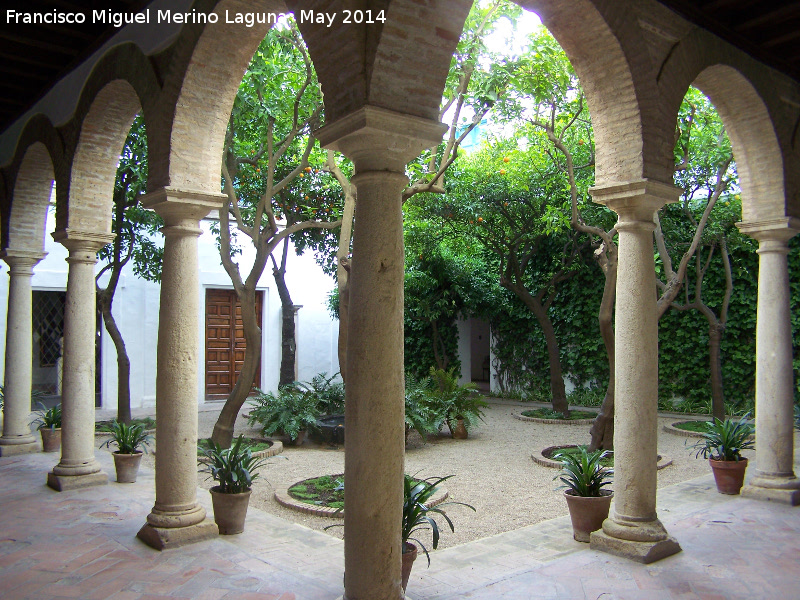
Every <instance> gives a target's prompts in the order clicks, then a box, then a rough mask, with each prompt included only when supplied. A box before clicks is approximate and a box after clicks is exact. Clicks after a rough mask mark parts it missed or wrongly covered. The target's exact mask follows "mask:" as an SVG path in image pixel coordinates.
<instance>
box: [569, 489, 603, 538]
mask: <svg viewBox="0 0 800 600" xmlns="http://www.w3.org/2000/svg"><path fill="white" fill-rule="evenodd" d="M600 493H601V494H603V495H602V496H598V497H594V498H591V497H586V496H573V495H572V494H571V493H570V491H569V490H567V491H566V492H564V498H566V499H567V506H568V507H569V516H570V519H572V537H573V538H575V540H577V541H578V542H588V541H589V534H591V533H592V532H593V531H597V530H598V529H600V528H601V527H602V526H603V521H605V520H606V519H607V518H608V510H609V508H610V507H611V499H612V498H613V497H614V494H613V493H612V492H610V491H608V490H601V491H600Z"/></svg>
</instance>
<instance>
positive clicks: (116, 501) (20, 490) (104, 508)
mask: <svg viewBox="0 0 800 600" xmlns="http://www.w3.org/2000/svg"><path fill="white" fill-rule="evenodd" d="M97 456H98V460H100V462H101V464H102V465H103V466H104V469H105V470H106V472H107V473H109V474H110V476H111V479H112V482H111V483H109V484H108V485H106V486H101V487H97V488H89V489H84V490H76V491H70V492H61V493H58V492H55V491H53V490H51V489H49V488H47V487H46V486H45V484H44V482H45V477H46V473H47V471H48V470H49V469H51V468H52V466H53V465H54V464H55V463H56V462H57V460H58V457H57V455H56V454H29V455H20V456H11V457H2V458H0V598H3V599H7V600H22V599H36V600H50V599H53V600H55V599H65V598H81V599H87V600H91V599H98V600H99V599H103V598H110V599H114V600H156V599H175V598H186V599H191V600H217V599H222V598H231V599H232V598H236V599H240V600H251V599H252V600H318V599H319V600H323V599H324V600H333V599H334V598H337V597H338V596H340V595H341V594H342V585H341V582H342V569H343V556H342V552H343V550H342V542H341V541H339V540H337V539H334V538H331V537H329V536H327V535H325V534H323V533H319V532H316V531H312V530H310V529H307V528H305V527H302V526H299V525H295V524H292V523H289V522H287V521H284V520H282V519H279V518H277V517H273V516H271V515H267V514H265V513H263V512H260V511H258V510H253V509H251V510H250V512H249V513H248V520H247V528H246V530H245V532H244V533H243V534H241V535H238V536H224V537H219V538H217V539H215V540H212V541H208V542H202V543H199V544H195V545H192V546H187V547H184V548H177V549H174V550H167V551H164V552H158V551H156V550H153V549H151V548H149V547H147V546H145V545H144V544H142V543H141V542H140V541H139V540H138V539H137V538H136V537H135V536H136V532H137V531H138V529H139V527H141V525H142V524H143V523H144V522H145V517H146V516H147V514H148V513H149V512H150V509H151V507H152V504H153V501H154V496H155V493H154V476H153V472H152V471H150V470H148V469H142V471H141V472H140V475H139V480H138V481H137V483H135V484H117V483H114V482H113V479H114V470H113V464H112V461H111V455H110V454H109V453H108V452H99V451H98V452H97ZM198 496H199V498H200V501H201V502H203V503H204V504H205V505H206V507H207V508H208V510H209V514H210V506H209V503H208V494H206V493H205V491H203V490H199V491H198ZM658 510H659V516H660V518H661V520H662V521H663V522H664V524H665V525H666V526H667V529H668V530H669V531H670V533H671V534H672V535H673V536H674V537H675V538H677V539H678V541H679V543H680V544H681V546H682V547H683V552H681V553H679V554H677V555H675V556H672V557H669V558H667V559H665V560H662V561H660V562H657V563H654V564H652V565H640V564H637V563H633V562H630V561H627V560H625V559H621V558H617V557H614V556H611V555H608V554H603V553H599V552H595V551H592V550H590V549H589V548H588V547H587V545H585V544H580V543H578V542H575V541H573V540H572V536H571V528H570V524H569V519H568V518H566V517H565V518H559V519H554V520H552V521H546V522H544V523H539V524H537V525H532V526H529V527H526V528H523V529H520V530H517V531H513V532H509V533H504V534H500V535H496V536H493V537H490V538H485V539H482V540H477V541H475V542H472V543H469V544H464V545H461V546H456V547H453V548H447V549H444V550H439V551H436V552H434V553H433V554H432V555H431V567H430V568H426V561H425V559H424V557H421V558H420V559H418V560H417V563H416V565H415V567H414V571H413V572H412V574H411V580H410V582H409V587H408V591H409V594H410V596H411V597H412V598H413V599H414V600H454V599H456V598H469V599H489V598H491V599H507V600H517V599H519V600H522V599H526V600H527V599H538V598H548V599H568V600H573V599H591V600H614V599H620V600H622V599H638V598H642V599H647V600H662V599H664V600H667V599H681V600H691V599H704V600H712V599H713V600H720V599H739V598H741V599H745V598H746V599H759V598H763V599H775V598H780V599H785V600H790V599H793V598H800V507H795V508H792V507H789V506H783V505H777V504H772V503H768V502H762V501H757V500H750V499H745V498H741V497H738V496H733V497H728V496H722V495H720V494H717V492H716V491H715V488H714V483H713V478H712V477H711V476H710V475H708V476H704V477H701V478H699V479H695V480H693V481H689V482H685V483H682V484H678V485H675V486H672V487H669V488H665V489H663V490H660V491H659V496H658Z"/></svg>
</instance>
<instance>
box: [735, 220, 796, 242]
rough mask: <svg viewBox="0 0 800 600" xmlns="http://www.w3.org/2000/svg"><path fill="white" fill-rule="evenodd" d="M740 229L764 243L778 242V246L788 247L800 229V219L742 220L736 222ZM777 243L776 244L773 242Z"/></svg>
mask: <svg viewBox="0 0 800 600" xmlns="http://www.w3.org/2000/svg"><path fill="white" fill-rule="evenodd" d="M736 227H738V229H739V231H741V232H742V233H743V234H745V235H747V236H750V237H751V238H753V239H756V240H758V241H759V242H761V243H762V245H763V244H764V242H777V243H778V244H777V246H779V247H786V244H787V243H788V242H789V240H790V239H792V238H793V237H794V236H795V234H797V232H798V231H800V219H796V218H794V217H779V218H777V219H769V220H766V221H741V222H739V223H736ZM773 245H775V244H773Z"/></svg>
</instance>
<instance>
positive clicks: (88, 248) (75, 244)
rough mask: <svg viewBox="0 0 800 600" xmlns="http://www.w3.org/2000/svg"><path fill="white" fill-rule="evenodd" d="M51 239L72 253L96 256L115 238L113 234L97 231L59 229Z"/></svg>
mask: <svg viewBox="0 0 800 600" xmlns="http://www.w3.org/2000/svg"><path fill="white" fill-rule="evenodd" d="M52 235H53V239H54V240H55V241H57V242H58V243H59V244H61V245H62V246H64V247H65V248H66V249H67V250H69V252H70V254H72V253H81V252H85V253H87V254H88V253H92V255H94V254H96V253H97V251H98V250H100V248H102V247H103V246H105V245H106V244H110V243H111V242H113V241H114V238H115V237H116V236H115V235H114V234H113V233H100V232H97V231H79V230H76V229H70V228H68V227H67V228H65V229H59V230H58V231H54V232H53V234H52Z"/></svg>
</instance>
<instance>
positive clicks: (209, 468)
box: [200, 435, 264, 535]
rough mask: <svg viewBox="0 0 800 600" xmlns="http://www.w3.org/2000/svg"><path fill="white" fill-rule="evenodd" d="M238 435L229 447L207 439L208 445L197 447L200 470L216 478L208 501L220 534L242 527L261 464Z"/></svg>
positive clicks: (227, 533) (232, 531)
mask: <svg viewBox="0 0 800 600" xmlns="http://www.w3.org/2000/svg"><path fill="white" fill-rule="evenodd" d="M242 440H243V436H241V435H240V436H239V437H238V438H236V440H235V441H234V442H233V445H232V446H231V447H230V448H223V447H222V446H220V445H219V444H216V443H214V442H213V441H210V440H209V447H207V448H204V447H202V446H201V447H200V453H201V455H202V458H203V459H204V460H203V459H201V461H200V464H201V465H203V468H202V469H201V471H202V472H205V473H208V474H209V477H210V478H212V479H213V480H214V481H216V482H218V485H216V486H214V487H212V488H211V489H210V490H209V491H210V492H211V503H212V504H213V506H214V522H216V524H217V527H218V528H219V532H220V533H221V534H222V535H233V534H236V533H242V531H244V521H245V518H246V517H247V506H248V504H249V503H250V494H251V492H252V485H253V481H255V479H256V478H257V477H258V476H259V475H258V473H257V472H256V471H257V470H258V469H259V468H261V467H262V466H263V464H264V459H263V458H257V457H255V456H253V454H252V452H251V451H250V448H249V447H248V446H243V445H242Z"/></svg>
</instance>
